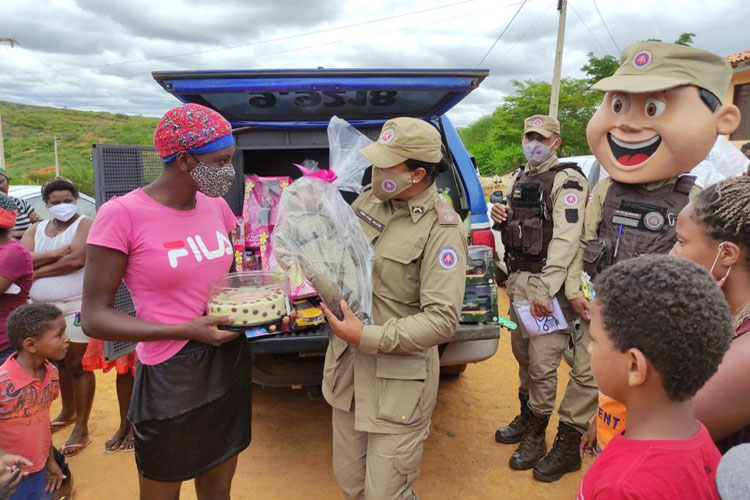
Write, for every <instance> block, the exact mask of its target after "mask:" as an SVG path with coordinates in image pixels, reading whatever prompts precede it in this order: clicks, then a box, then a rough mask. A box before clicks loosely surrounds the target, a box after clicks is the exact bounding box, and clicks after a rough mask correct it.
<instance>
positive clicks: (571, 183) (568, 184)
mask: <svg viewBox="0 0 750 500" xmlns="http://www.w3.org/2000/svg"><path fill="white" fill-rule="evenodd" d="M562 188H563V189H575V190H576V191H583V187H582V186H581V185H580V184H579V183H578V181H576V180H573V179H570V180H567V181H565V184H563V186H562Z"/></svg>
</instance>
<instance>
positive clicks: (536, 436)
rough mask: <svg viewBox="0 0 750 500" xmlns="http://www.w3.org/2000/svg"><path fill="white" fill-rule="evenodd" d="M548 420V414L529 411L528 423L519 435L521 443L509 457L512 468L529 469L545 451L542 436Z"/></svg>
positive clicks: (545, 446)
mask: <svg viewBox="0 0 750 500" xmlns="http://www.w3.org/2000/svg"><path fill="white" fill-rule="evenodd" d="M548 422H549V416H546V415H537V414H536V413H534V412H533V411H529V424H528V426H527V427H526V430H525V431H524V433H523V437H521V445H520V446H519V447H518V449H517V450H516V451H515V453H513V455H512V456H511V457H510V467H511V468H512V469H516V470H528V469H531V468H532V467H534V465H536V463H537V462H538V461H539V460H541V459H542V457H543V456H544V455H545V453H547V443H546V442H545V440H544V438H545V431H546V430H547V423H548Z"/></svg>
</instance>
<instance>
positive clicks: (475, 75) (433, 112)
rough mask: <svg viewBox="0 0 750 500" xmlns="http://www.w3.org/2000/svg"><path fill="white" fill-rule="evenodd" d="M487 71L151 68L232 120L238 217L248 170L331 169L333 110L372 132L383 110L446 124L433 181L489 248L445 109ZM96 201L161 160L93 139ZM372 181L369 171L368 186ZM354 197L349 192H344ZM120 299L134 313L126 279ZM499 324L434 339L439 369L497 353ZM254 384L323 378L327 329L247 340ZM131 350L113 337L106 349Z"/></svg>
mask: <svg viewBox="0 0 750 500" xmlns="http://www.w3.org/2000/svg"><path fill="white" fill-rule="evenodd" d="M487 75H488V71H487V70H481V69H375V70H373V69H342V70H335V69H315V70H252V71H171V72H154V73H153V77H154V79H155V80H156V81H157V82H158V84H159V85H161V86H162V87H163V88H164V90H165V91H167V92H169V93H170V94H172V95H174V96H175V97H176V98H177V99H179V100H180V101H182V102H185V103H189V102H193V103H198V104H202V105H204V106H208V107H210V108H212V109H215V110H216V111H218V112H219V113H221V114H222V115H223V116H224V117H226V118H227V119H228V120H229V121H230V122H231V123H232V126H233V128H234V136H235V142H236V145H237V151H236V156H235V158H234V161H233V163H234V166H235V170H236V172H237V177H236V180H235V182H234V184H233V186H232V188H231V189H230V192H229V193H228V194H227V195H226V200H227V202H228V203H229V205H230V207H232V210H233V211H234V212H235V214H237V215H238V216H240V215H242V209H243V207H242V204H243V194H244V193H243V190H244V185H245V184H244V176H245V175H258V176H290V177H292V178H296V177H299V175H300V173H299V171H298V170H297V168H296V167H294V166H293V164H294V163H302V162H303V161H304V160H306V159H310V160H314V161H317V162H318V164H319V165H320V167H321V168H327V167H328V139H327V134H326V127H327V125H328V121H329V120H330V118H331V117H332V116H334V115H336V116H338V117H340V118H344V119H345V120H347V121H349V123H351V124H352V125H354V126H355V127H357V129H358V130H360V131H361V132H362V133H364V134H366V135H367V136H368V137H370V138H371V139H373V140H377V138H378V134H379V131H380V128H381V126H382V124H383V123H384V122H385V121H386V120H388V119H389V118H393V117H397V116H412V117H417V118H421V119H424V120H427V121H429V122H430V123H432V124H433V125H434V126H436V127H438V128H439V129H442V134H443V137H444V142H445V145H446V146H447V150H448V151H449V152H450V156H451V159H452V164H453V166H452V168H451V170H450V171H449V172H446V173H444V174H441V175H440V176H439V177H438V178H437V180H436V182H437V185H438V188H439V190H441V191H442V192H443V193H444V196H447V197H450V200H451V202H452V204H453V206H454V208H455V210H456V212H457V213H458V214H459V215H460V217H461V218H462V220H463V222H464V225H465V227H466V230H467V234H468V237H469V240H470V241H469V243H470V244H474V245H488V246H491V247H493V248H494V246H495V240H494V236H493V234H492V231H491V224H490V220H489V218H488V216H487V204H486V202H485V199H484V194H483V192H482V187H481V185H480V183H479V179H478V178H477V174H476V170H475V168H474V164H473V163H472V160H471V157H470V155H469V153H468V152H467V150H466V148H465V147H464V145H463V144H462V143H461V139H460V138H459V136H458V133H457V132H456V130H455V128H454V127H453V125H452V124H451V122H450V120H449V119H448V117H446V116H445V113H446V112H447V111H448V110H450V109H451V108H452V107H453V106H455V105H456V104H458V103H459V102H460V101H461V100H462V99H463V98H464V97H466V95H468V94H469V93H470V92H471V91H473V90H474V89H476V88H477V87H478V86H479V84H480V83H481V82H482V80H484V78H486V77H487ZM92 158H93V162H94V178H95V186H96V202H97V205H101V204H102V203H104V202H105V201H107V200H108V199H109V198H111V197H112V196H115V195H122V194H124V193H127V192H129V191H131V190H133V189H136V188H138V187H141V186H144V185H146V184H148V183H149V182H151V181H152V180H154V179H155V178H156V177H157V176H158V175H159V173H160V171H161V169H162V163H161V161H160V160H159V158H158V157H157V156H156V153H155V151H154V150H153V148H147V147H137V146H124V145H107V144H95V145H94V147H93V155H92ZM368 182H369V172H366V173H365V180H364V181H363V183H364V184H366V183H368ZM342 194H344V195H345V198H347V197H348V199H347V201H349V202H350V203H351V202H352V201H353V200H354V195H353V193H342ZM116 306H118V307H120V308H121V309H122V310H124V311H127V312H130V313H131V314H132V312H133V311H132V302H131V301H130V300H129V296H128V294H127V290H126V288H125V287H124V286H123V287H121V289H120V292H119V293H118V298H117V301H116ZM499 337H500V328H499V326H498V325H497V324H462V325H461V326H460V327H459V329H458V330H457V331H456V333H455V335H454V336H453V338H452V340H451V341H450V342H449V343H447V344H444V345H441V346H440V353H441V358H440V361H441V367H442V370H443V373H444V374H448V375H458V374H460V373H461V372H462V371H463V370H464V369H465V367H466V364H467V363H476V362H479V361H482V360H485V359H487V358H489V357H491V356H492V355H494V354H495V352H496V351H497V346H498V341H499ZM251 345H252V350H253V354H254V365H253V372H252V373H253V375H252V377H253V382H255V383H257V384H260V385H267V386H278V387H283V386H292V387H300V386H307V387H313V388H314V387H317V386H319V385H320V383H321V380H322V369H323V357H324V355H325V351H326V347H327V345H328V328H327V326H326V325H325V324H324V325H321V326H319V327H317V328H314V329H306V330H303V331H300V332H291V333H284V334H281V335H277V336H271V337H266V338H263V339H258V340H253V341H252V343H251ZM129 348H132V347H131V346H127V345H120V344H116V343H112V344H111V345H109V346H107V349H105V351H106V352H105V354H107V356H108V357H110V358H113V357H117V356H118V354H120V353H122V352H124V351H126V350H127V349H129Z"/></svg>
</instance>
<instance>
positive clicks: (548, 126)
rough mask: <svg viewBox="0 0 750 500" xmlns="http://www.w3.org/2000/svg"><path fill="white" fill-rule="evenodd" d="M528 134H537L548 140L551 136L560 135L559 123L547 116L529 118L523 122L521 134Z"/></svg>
mask: <svg viewBox="0 0 750 500" xmlns="http://www.w3.org/2000/svg"><path fill="white" fill-rule="evenodd" d="M529 132H537V133H539V134H542V135H543V136H544V137H545V138H547V139H548V138H549V137H550V136H551V135H552V134H557V135H560V122H559V121H557V119H556V118H552V117H551V116H547V115H534V116H530V117H528V118H526V119H525V120H524V121H523V133H524V134H527V133H529Z"/></svg>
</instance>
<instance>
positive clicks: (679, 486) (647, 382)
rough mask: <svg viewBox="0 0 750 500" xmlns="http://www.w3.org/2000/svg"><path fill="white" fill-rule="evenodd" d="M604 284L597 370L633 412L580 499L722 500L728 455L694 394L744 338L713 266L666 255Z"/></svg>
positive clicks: (596, 317)
mask: <svg viewBox="0 0 750 500" xmlns="http://www.w3.org/2000/svg"><path fill="white" fill-rule="evenodd" d="M595 288H596V300H595V301H594V302H593V303H592V308H591V312H592V315H591V344H590V346H589V352H590V354H591V367H592V370H593V372H594V377H595V378H596V381H597V383H598V385H599V388H600V390H601V391H602V392H603V393H604V394H606V395H608V396H610V397H612V398H614V399H616V400H617V401H621V402H622V403H623V404H624V405H625V407H626V408H627V415H628V425H627V430H626V431H625V433H623V434H620V435H618V436H616V437H614V438H613V439H612V441H611V442H610V443H609V445H608V446H607V448H606V449H605V450H604V451H603V452H602V454H601V455H599V458H597V460H596V461H595V462H594V464H593V465H592V466H591V468H590V469H589V470H588V472H587V473H586V475H585V476H584V478H583V481H582V482H581V486H580V488H579V490H578V499H579V500H584V499H585V500H595V499H605V498H606V499H619V498H623V499H624V498H628V499H637V498H644V499H645V498H693V499H714V498H716V499H718V498H719V497H718V493H717V491H716V483H715V478H716V467H717V465H718V463H719V460H720V458H721V456H720V454H719V451H718V450H717V449H716V446H715V445H714V443H713V441H712V440H711V436H710V435H709V434H708V431H707V430H706V428H705V427H704V426H703V424H702V423H700V422H699V421H698V420H696V418H695V416H694V415H693V409H692V398H693V396H694V395H695V393H696V392H697V391H698V390H699V389H700V388H701V387H702V386H703V384H705V383H706V381H707V380H708V379H709V378H710V377H711V376H712V375H713V374H714V373H715V372H716V370H717V368H718V367H719V363H721V360H722V358H723V356H724V353H725V352H726V351H727V349H728V348H729V344H730V342H731V340H732V337H733V334H734V332H733V329H732V320H731V317H730V313H729V307H728V306H727V303H726V301H725V300H724V297H723V295H722V293H721V290H719V288H718V287H717V286H716V282H715V281H714V279H713V278H712V277H711V276H710V275H709V274H708V273H707V272H706V270H705V269H703V268H701V267H700V266H698V265H696V264H694V263H692V262H689V261H687V260H684V259H677V258H675V257H669V256H663V255H659V256H656V255H653V256H644V257H638V258H635V259H631V260H628V261H627V262H622V263H619V264H616V265H614V266H612V267H611V268H609V269H607V270H606V271H604V272H603V273H602V274H601V275H600V276H599V277H598V278H597V280H596V285H595Z"/></svg>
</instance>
